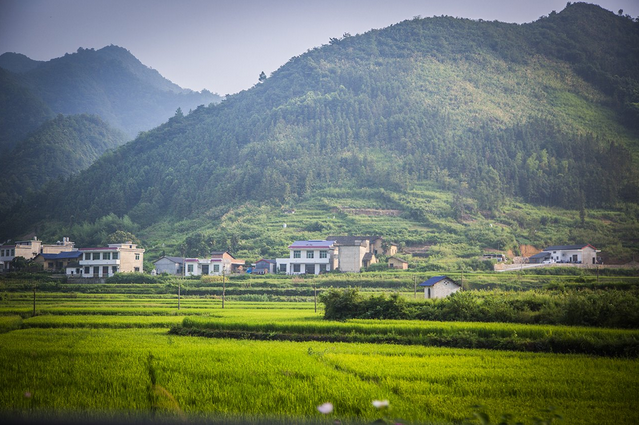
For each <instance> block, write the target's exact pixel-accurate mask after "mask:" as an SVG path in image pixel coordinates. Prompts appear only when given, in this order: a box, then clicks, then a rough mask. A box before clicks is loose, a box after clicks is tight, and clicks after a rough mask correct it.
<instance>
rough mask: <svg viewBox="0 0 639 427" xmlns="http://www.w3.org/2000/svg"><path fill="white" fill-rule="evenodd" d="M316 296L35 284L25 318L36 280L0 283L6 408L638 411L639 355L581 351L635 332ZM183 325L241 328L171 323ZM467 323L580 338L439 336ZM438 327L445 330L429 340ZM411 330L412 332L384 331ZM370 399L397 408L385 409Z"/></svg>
mask: <svg viewBox="0 0 639 427" xmlns="http://www.w3.org/2000/svg"><path fill="white" fill-rule="evenodd" d="M314 307H315V306H314V304H313V302H248V301H232V300H229V301H226V302H225V307H224V308H222V301H221V300H220V299H219V298H203V297H197V298H196V297H188V298H183V299H182V300H181V301H180V310H178V309H177V299H176V298H175V296H173V295H157V296H155V295H125V294H95V293H92V294H82V293H77V294H73V295H71V294H68V293H55V292H52V293H45V292H40V293H38V294H37V298H36V316H32V314H33V294H30V293H27V292H24V293H20V292H16V293H8V294H5V295H4V296H3V299H2V300H1V301H0V366H2V369H1V370H0V415H1V416H2V418H3V419H4V420H8V421H13V422H28V423H39V422H60V423H65V422H66V423H75V422H82V423H119V422H126V423H137V422H151V423H164V422H171V423H183V422H187V423H200V422H209V423H275V424H290V423H295V424H299V423H302V424H304V423H312V424H333V423H334V422H336V420H337V421H339V422H342V423H357V424H367V423H372V422H374V421H375V420H378V419H382V420H385V421H398V422H404V423H419V424H428V423H436V424H448V423H479V422H480V420H485V418H484V417H483V415H481V416H479V415H477V414H479V413H481V414H485V415H486V416H487V417H488V419H489V421H490V422H492V423H499V422H501V421H508V422H509V423H517V422H521V423H526V424H531V423H545V422H548V423H551V422H553V423H560V424H638V423H639V412H638V411H636V409H635V406H636V402H637V401H639V359H638V358H637V357H635V356H632V355H630V356H626V357H604V356H597V355H592V354H587V352H586V353H584V351H582V350H583V349H584V348H586V347H584V346H586V345H587V343H590V344H589V345H598V346H602V347H607V346H608V347H614V346H622V347H623V346H630V347H631V346H632V345H635V344H636V343H637V341H639V331H636V330H628V329H623V330H622V329H605V328H590V327H568V326H553V325H521V324H504V323H480V322H431V321H412V320H411V321H400V320H398V321H380V320H349V321H346V322H336V321H325V320H323V319H322V315H323V313H322V311H321V306H320V307H318V311H317V312H316V311H315V308H314ZM189 330H198V331H204V332H206V331H209V332H215V333H234V334H236V335H233V338H232V339H231V338H216V337H213V338H210V337H206V336H190V335H189V334H188V333H182V334H180V333H169V331H182V332H184V331H189ZM242 334H244V335H242ZM300 336H301V337H306V339H304V340H301V339H298V338H299V337H300ZM473 336H476V337H478V338H477V339H496V340H510V341H512V340H515V339H520V340H527V341H526V342H530V343H532V342H538V341H539V340H546V341H548V340H549V339H551V338H552V339H553V340H555V341H553V342H556V343H561V342H570V343H577V344H576V345H577V347H576V349H575V350H574V351H570V352H556V351H553V349H552V348H551V349H550V350H548V349H543V348H533V347H531V348H530V351H511V350H495V349H483V348H452V347H455V346H454V345H446V342H447V341H446V340H447V339H451V340H453V341H454V340H455V339H459V338H458V337H462V338H463V340H462V341H463V342H465V343H466V344H468V343H471V344H472V343H473V342H475V343H477V342H480V341H473V340H472V339H470V338H469V337H471V338H472V337H473ZM256 337H259V339H257V338H256ZM331 337H333V338H335V337H351V338H352V339H350V341H349V340H348V339H345V340H340V339H336V340H335V339H334V340H331V339H329V338H331ZM437 337H440V338H441V340H443V341H441V342H439V341H438V342H437V344H436V345H430V344H428V339H431V340H432V339H434V338H437ZM451 337H452V338H451ZM455 337H457V338H455ZM246 338H250V339H246ZM393 339H394V340H395V341H393ZM402 340H409V341H406V342H415V343H419V344H397V343H389V342H402ZM410 340H412V341H410ZM420 340H421V341H420ZM332 341H334V342H332ZM453 341H450V342H451V343H453ZM546 341H544V342H546ZM499 342H502V341H499ZM584 343H586V344H584ZM427 344H428V345H427ZM526 348H527V347H526ZM580 349H581V350H580ZM560 353H563V354H560ZM374 400H381V401H384V400H388V402H389V406H388V407H384V408H379V409H378V408H376V407H374V406H373V405H372V402H373V401H374ZM325 402H330V403H332V404H333V407H334V410H333V412H332V413H330V414H322V413H320V412H319V411H318V409H317V407H318V406H319V405H321V404H323V403H325ZM478 407H480V409H478Z"/></svg>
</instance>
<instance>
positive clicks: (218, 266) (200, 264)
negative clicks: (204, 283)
mask: <svg viewBox="0 0 639 427" xmlns="http://www.w3.org/2000/svg"><path fill="white" fill-rule="evenodd" d="M184 265H185V267H184V268H185V270H186V272H185V274H184V275H185V276H221V275H222V274H226V275H227V276H228V275H229V274H231V263H230V262H229V261H227V260H225V259H220V258H211V259H198V258H187V259H186V260H185V261H184Z"/></svg>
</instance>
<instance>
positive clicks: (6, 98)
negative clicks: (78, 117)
mask: <svg viewBox="0 0 639 427" xmlns="http://www.w3.org/2000/svg"><path fill="white" fill-rule="evenodd" d="M4 56H5V55H2V57H4ZM54 116H55V114H53V111H51V108H49V106H48V105H47V104H46V103H45V102H44V101H42V99H40V98H39V97H37V96H35V95H34V94H33V93H32V92H31V91H30V90H29V89H27V88H26V87H25V86H24V84H23V83H22V82H21V81H20V80H19V78H18V77H17V76H16V75H14V74H12V73H10V72H9V71H7V70H4V69H2V68H0V159H2V158H3V157H4V156H5V155H6V154H7V152H8V151H9V150H10V149H11V148H12V147H13V146H14V145H15V144H16V143H17V142H18V141H20V140H21V139H23V138H25V137H26V136H27V135H28V134H29V132H31V131H33V130H34V129H36V128H37V127H38V126H40V125H41V124H42V123H44V122H45V121H46V120H49V119H51V118H53V117H54Z"/></svg>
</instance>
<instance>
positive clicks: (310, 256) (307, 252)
mask: <svg viewBox="0 0 639 427" xmlns="http://www.w3.org/2000/svg"><path fill="white" fill-rule="evenodd" d="M306 258H315V251H306Z"/></svg>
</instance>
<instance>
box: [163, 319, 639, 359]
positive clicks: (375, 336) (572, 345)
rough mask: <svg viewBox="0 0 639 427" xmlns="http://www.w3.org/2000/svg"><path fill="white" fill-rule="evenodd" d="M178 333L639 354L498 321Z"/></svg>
mask: <svg viewBox="0 0 639 427" xmlns="http://www.w3.org/2000/svg"><path fill="white" fill-rule="evenodd" d="M170 333H171V334H174V335H194V336H205V337H211V338H234V339H255V340H276V341H281V340H284V341H299V342H304V341H325V342H356V343H390V344H404V345H428V346H444V347H455V348H482V349H495V350H516V351H528V352H550V353H578V354H591V355H598V356H614V357H638V356H639V333H637V332H634V331H617V330H607V329H598V328H573V327H553V326H531V325H512V324H494V323H457V322H450V323H441V322H409V321H399V322H394V321H385V322H383V323H380V322H366V321H349V322H326V321H312V320H308V321H304V322H301V321H297V322H286V321H280V322H274V321H268V320H265V321H262V322H256V321H250V322H249V321H242V320H233V319H198V318H192V317H187V318H185V319H184V321H183V322H182V325H181V326H174V327H172V328H171V330H170Z"/></svg>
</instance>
